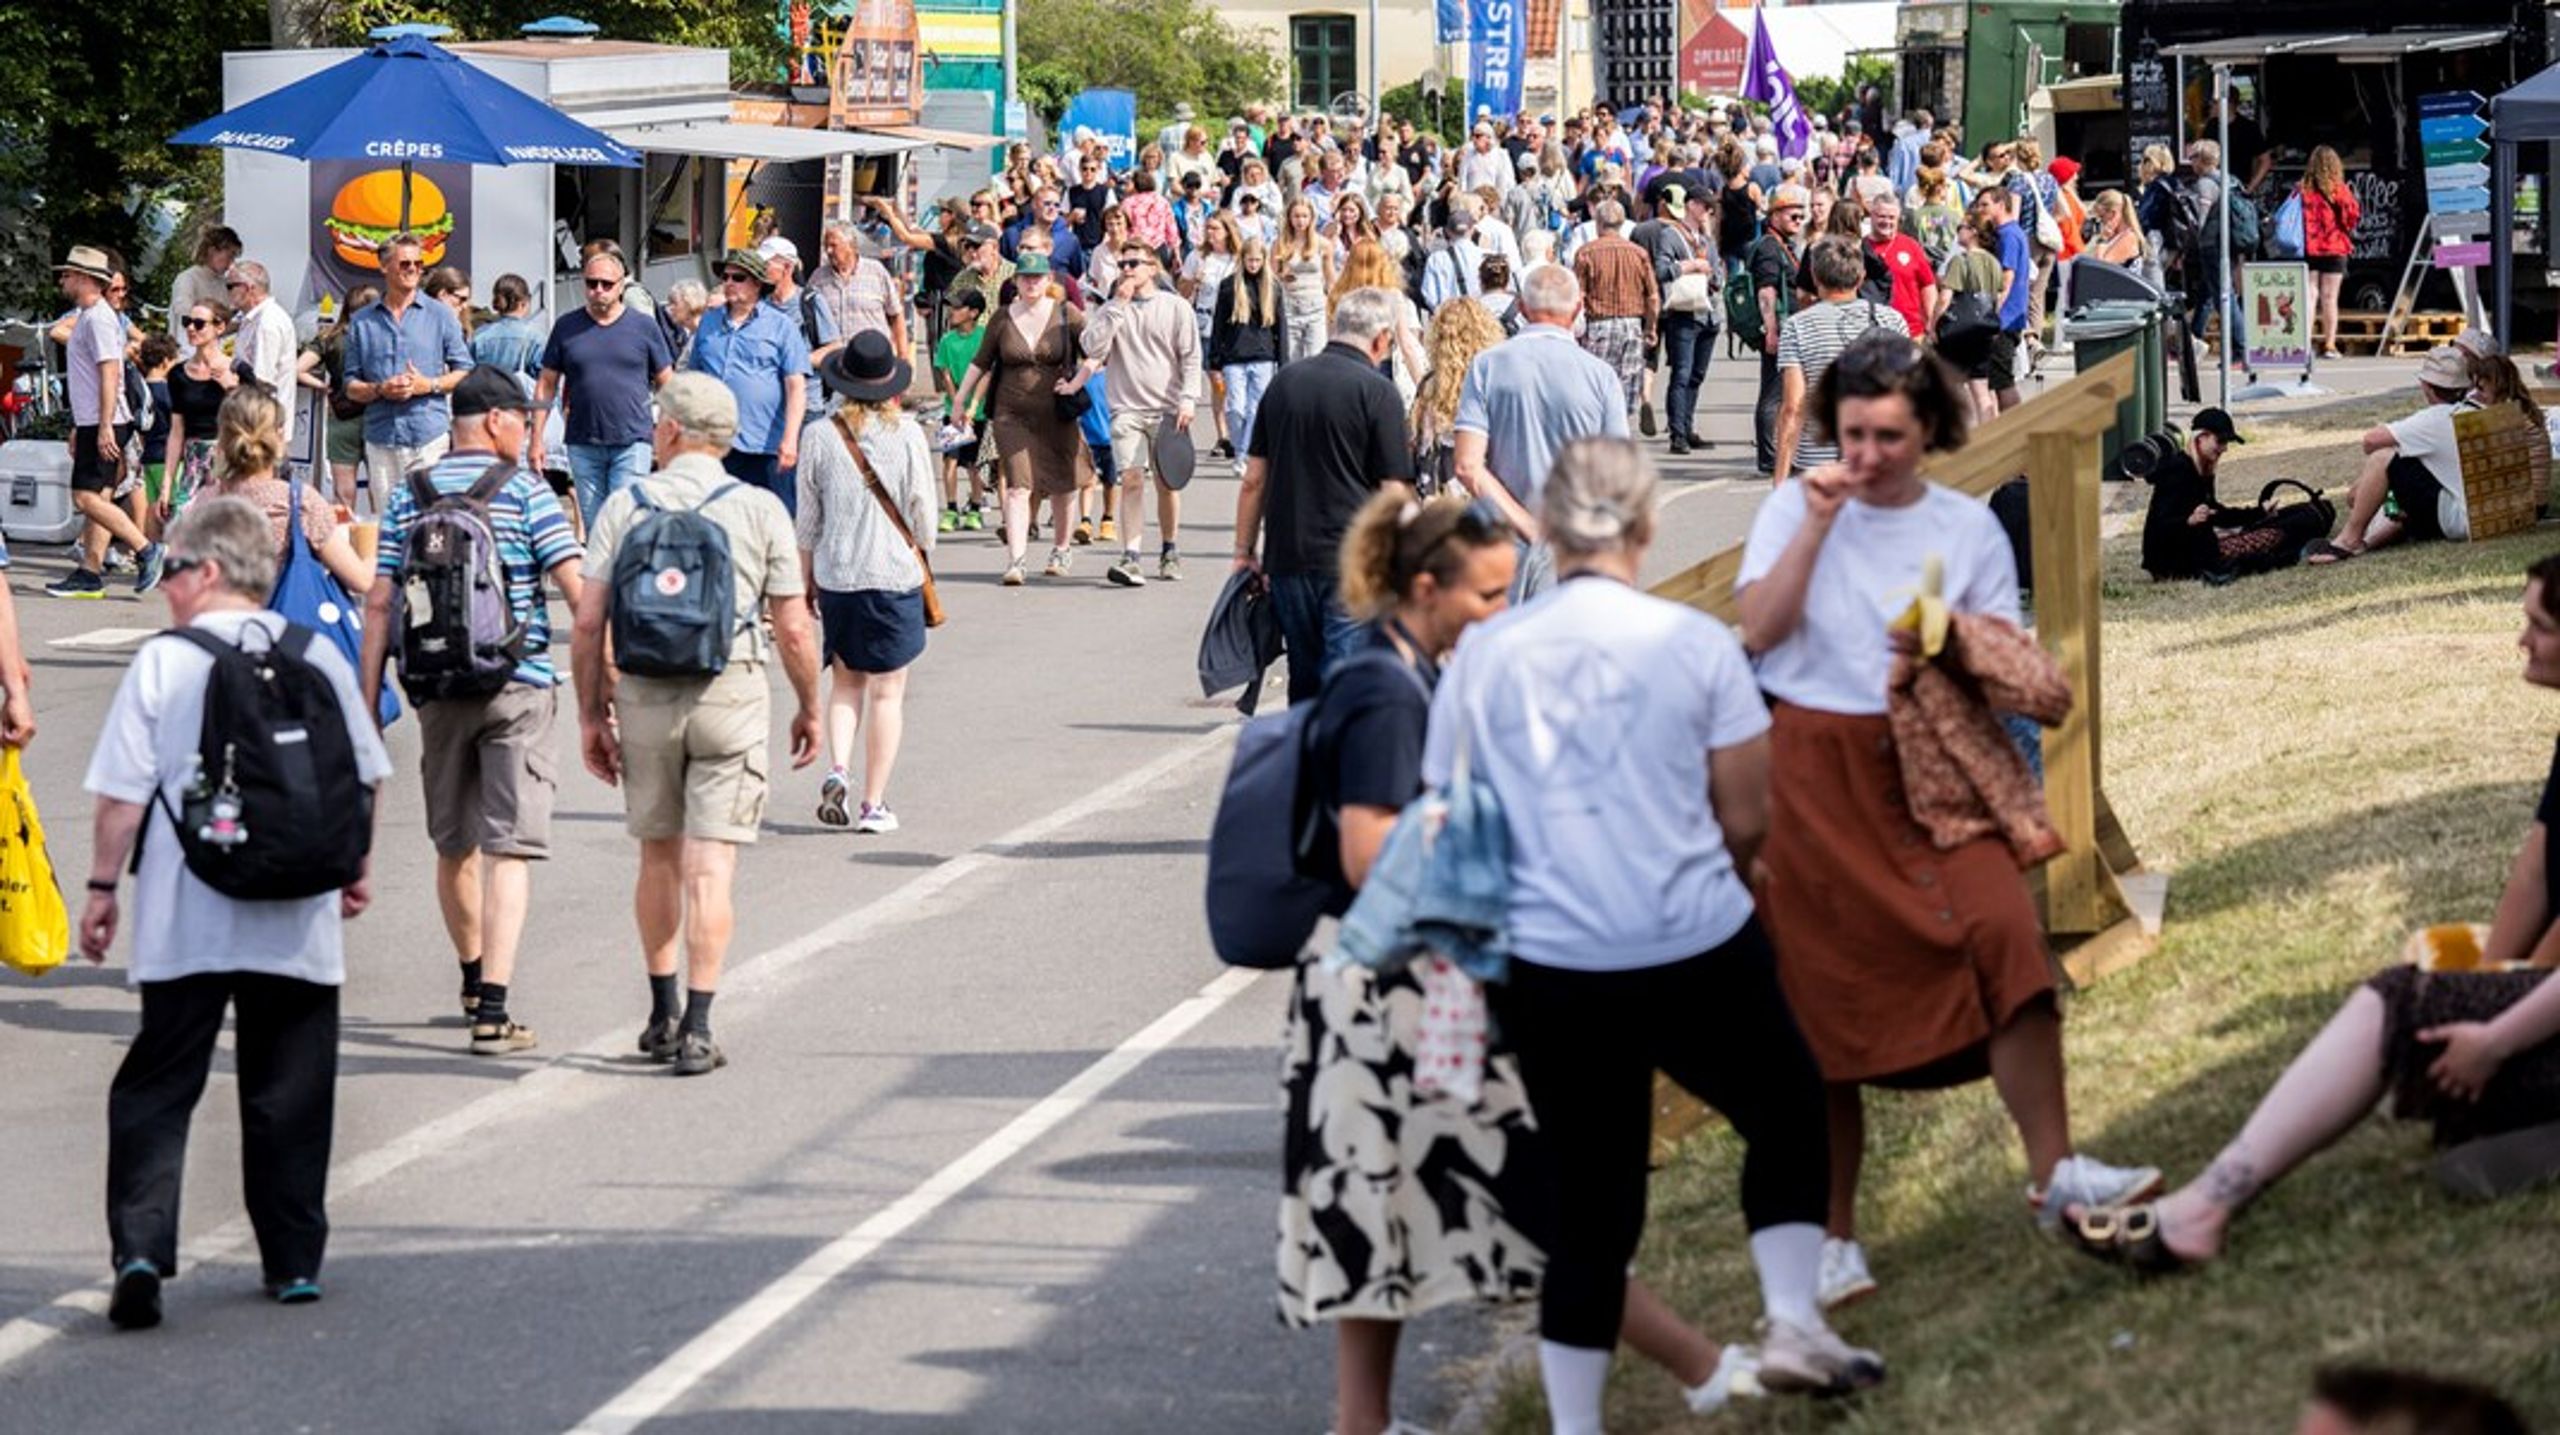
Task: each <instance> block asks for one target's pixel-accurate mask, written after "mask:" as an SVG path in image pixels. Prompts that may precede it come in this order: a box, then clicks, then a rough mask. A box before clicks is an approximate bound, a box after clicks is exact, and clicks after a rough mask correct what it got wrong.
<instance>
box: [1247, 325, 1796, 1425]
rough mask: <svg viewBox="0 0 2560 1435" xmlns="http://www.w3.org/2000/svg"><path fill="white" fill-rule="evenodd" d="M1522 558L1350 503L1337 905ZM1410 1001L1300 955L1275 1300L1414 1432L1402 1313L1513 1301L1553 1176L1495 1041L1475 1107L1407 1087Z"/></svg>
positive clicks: (1337, 725) (1389, 506)
mask: <svg viewBox="0 0 2560 1435" xmlns="http://www.w3.org/2000/svg"><path fill="white" fill-rule="evenodd" d="M1449 307H1451V308H1456V307H1460V306H1456V305H1452V306H1449ZM1516 561H1517V560H1516V555H1515V550H1514V544H1513V541H1512V532H1511V528H1510V526H1509V525H1508V524H1507V523H1505V522H1504V521H1503V519H1502V517H1501V515H1500V514H1499V513H1498V512H1496V511H1494V510H1493V509H1492V508H1491V507H1490V506H1489V505H1486V504H1483V503H1481V502H1468V501H1466V500H1463V499H1458V498H1445V499H1438V500H1434V501H1431V502H1428V503H1417V502H1415V501H1413V500H1412V499H1411V498H1409V497H1407V496H1406V495H1405V494H1404V493H1402V492H1400V491H1396V490H1390V491H1388V492H1386V493H1382V494H1379V495H1377V496H1376V497H1373V498H1371V499H1370V500H1369V502H1368V504H1367V505H1366V506H1364V507H1363V508H1362V509H1361V510H1360V514H1359V516H1358V517H1357V518H1355V519H1354V520H1353V521H1352V525H1351V529H1350V532H1349V533H1348V534H1346V535H1345V537H1344V539H1343V547H1342V589H1343V602H1344V605H1345V606H1346V607H1348V608H1349V609H1350V610H1351V611H1352V612H1353V613H1355V614H1358V615H1360V616H1361V617H1362V618H1363V619H1365V620H1366V621H1367V622H1368V623H1369V624H1370V625H1371V626H1370V630H1369V635H1368V638H1367V640H1366V644H1365V646H1364V647H1363V649H1362V651H1361V652H1360V653H1359V655H1358V656H1356V657H1354V658H1352V659H1351V660H1349V661H1347V662H1345V663H1344V664H1342V665H1341V666H1339V667H1337V668H1336V669H1335V670H1334V672H1333V673H1332V674H1331V675H1330V676H1329V677H1328V678H1327V680H1326V683H1325V687H1324V691H1323V693H1322V695H1321V696H1320V697H1319V698H1318V700H1317V701H1318V707H1317V709H1316V717H1315V723H1314V729H1313V738H1312V745H1311V749H1310V751H1309V753H1308V755H1307V766H1306V768H1305V773H1306V778H1305V780H1306V781H1307V783H1308V785H1309V787H1310V789H1311V798H1312V800H1313V801H1314V802H1315V803H1317V804H1318V805H1319V806H1320V808H1321V810H1322V811H1323V812H1324V813H1326V814H1328V815H1329V816H1330V819H1331V820H1330V824H1329V826H1330V828H1331V829H1332V830H1331V831H1330V832H1329V834H1328V836H1330V837H1331V838H1332V840H1331V841H1329V842H1328V841H1321V840H1320V841H1319V843H1318V848H1317V857H1316V860H1317V862H1318V863H1319V864H1320V868H1321V870H1322V871H1323V873H1324V875H1326V876H1328V877H1329V878H1331V879H1332V880H1333V881H1335V882H1336V883H1337V884H1338V885H1339V887H1340V888H1341V896H1342V900H1343V901H1344V902H1346V903H1347V901H1348V900H1349V897H1350V895H1351V894H1352V893H1354V892H1356V891H1357V890H1358V889H1359V888H1360V887H1361V886H1362V885H1364V884H1365V883H1366V881H1367V879H1368V876H1369V873H1370V869H1371V864H1372V863H1373V862H1374V861H1375V860H1376V859H1377V857H1378V855H1379V853H1380V852H1381V851H1382V850H1383V849H1384V848H1385V846H1386V841H1387V835H1388V833H1389V832H1390V831H1392V830H1393V828H1394V826H1395V823H1396V820H1397V815H1398V813H1399V812H1400V811H1401V810H1403V809H1404V808H1405V807H1406V806H1407V805H1408V804H1409V803H1411V802H1412V801H1413V800H1414V799H1415V798H1416V797H1418V796H1420V795H1421V793H1422V788H1423V784H1422V754H1423V746H1424V733H1425V728H1426V727H1427V725H1428V723H1429V719H1430V707H1431V691H1432V688H1433V686H1434V685H1435V684H1436V683H1437V682H1438V681H1439V674H1440V665H1441V663H1442V662H1444V661H1445V660H1446V659H1447V657H1448V654H1449V652H1450V650H1451V649H1453V648H1454V647H1455V646H1456V645H1457V643H1458V639H1459V636H1460V635H1461V634H1462V633H1464V632H1466V631H1467V630H1468V629H1469V628H1470V627H1472V626H1474V625H1475V624H1477V623H1480V622H1482V621H1483V620H1484V619H1486V618H1488V617H1490V616H1492V615H1493V614H1495V613H1497V612H1499V611H1501V609H1502V607H1503V605H1504V603H1505V601H1506V597H1507V595H1508V593H1509V591H1510V586H1511V578H1512V572H1513V568H1514V566H1515V564H1516ZM1423 1005H1424V996H1423V987H1422V984H1421V982H1420V980H1419V979H1418V978H1417V977H1416V976H1415V975H1414V973H1413V971H1412V970H1411V969H1410V968H1406V969H1402V970H1399V971H1396V972H1394V973H1392V974H1373V973H1371V972H1369V971H1368V970H1367V969H1365V968H1362V967H1358V966H1352V967H1346V968H1344V969H1342V970H1340V971H1335V970H1332V969H1330V968H1329V967H1328V966H1327V964H1326V963H1325V962H1324V961H1323V960H1322V959H1309V960H1305V961H1302V962H1300V963H1299V965H1298V968H1297V978H1296V984H1295V986H1294V988H1293V989H1292V991H1291V994H1290V1001H1289V1022H1288V1038H1287V1054H1286V1058H1285V1060H1284V1063H1283V1070H1282V1086H1283V1089H1284V1091H1285V1093H1286V1096H1287V1104H1288V1124H1287V1128H1286V1132H1285V1135H1284V1137H1283V1140H1282V1146H1281V1151H1282V1165H1283V1170H1284V1175H1285V1179H1286V1186H1285V1188H1284V1192H1283V1195H1282V1197H1281V1203H1280V1246H1279V1276H1280V1313H1281V1317H1282V1319H1284V1320H1286V1321H1287V1322H1288V1323H1289V1324H1291V1325H1293V1326H1300V1327H1304V1326H1310V1325H1315V1324H1318V1323H1320V1322H1331V1323H1332V1324H1333V1326H1334V1349H1335V1360H1336V1366H1335V1375H1334V1423H1333V1429H1334V1430H1335V1432H1336V1435H1380V1432H1384V1431H1390V1430H1398V1429H1409V1428H1410V1427H1406V1426H1402V1425H1400V1424H1398V1423H1397V1422H1396V1420H1395V1419H1394V1415H1393V1403H1392V1396H1393V1390H1394V1383H1395V1358H1396V1347H1397V1344H1398V1341H1399V1337H1400V1336H1401V1335H1402V1334H1403V1330H1404V1324H1405V1322H1406V1321H1407V1320H1409V1319H1411V1318H1412V1317H1414V1316H1417V1315H1420V1314H1422V1313H1423V1312H1425V1311H1428V1310H1431V1309H1433V1308H1435V1307H1438V1306H1442V1305H1448V1304H1454V1303H1457V1302H1461V1301H1469V1300H1485V1301H1510V1300H1524V1299H1527V1298H1528V1297H1530V1296H1531V1295H1533V1294H1534V1293H1535V1292H1536V1290H1537V1286H1538V1280H1539V1266H1540V1257H1539V1254H1538V1251H1539V1247H1540V1245H1542V1244H1543V1243H1544V1242H1545V1241H1546V1240H1547V1239H1548V1235H1547V1228H1548V1227H1549V1225H1550V1220H1551V1213H1552V1210H1553V1207H1552V1203H1551V1202H1550V1201H1549V1198H1548V1196H1547V1193H1546V1186H1547V1183H1548V1182H1549V1180H1550V1179H1551V1173H1550V1172H1549V1170H1548V1167H1547V1161H1546V1156H1545V1152H1544V1146H1543V1138H1542V1137H1541V1135H1540V1133H1539V1131H1538V1130H1537V1129H1536V1127H1535V1126H1533V1124H1532V1122H1531V1121H1530V1118H1529V1115H1528V1108H1527V1103H1526V1102H1525V1101H1524V1099H1523V1096H1522V1092H1521V1086H1520V1081H1519V1078H1518V1074H1517V1072H1516V1070H1515V1067H1514V1063H1513V1061H1512V1059H1511V1057H1510V1055H1509V1054H1508V1053H1507V1052H1503V1051H1499V1050H1497V1051H1496V1052H1495V1053H1493V1054H1492V1055H1491V1056H1489V1057H1488V1058H1487V1060H1486V1063H1485V1072H1484V1083H1483V1089H1482V1092H1481V1095H1480V1097H1479V1099H1478V1100H1477V1101H1476V1102H1475V1103H1474V1104H1472V1105H1468V1104H1464V1103H1461V1102H1458V1101H1455V1100H1450V1099H1446V1098H1433V1097H1428V1096H1425V1095H1422V1094H1420V1093H1418V1092H1417V1091H1416V1089H1415V1080H1416V1075H1417V1065H1416V1057H1415V1054H1416V1052H1417V1050H1418V1049H1419V1044H1420V1025H1421V1019H1422V1008H1423ZM1623 1327H1624V1328H1623V1333H1624V1335H1625V1337H1626V1339H1627V1341H1628V1342H1629V1343H1630V1344H1631V1345H1633V1346H1635V1347H1636V1348H1637V1349H1638V1350H1639V1351H1641V1352H1643V1353H1645V1354H1646V1355H1647V1356H1648V1357H1650V1358H1652V1359H1653V1360H1655V1361H1656V1362H1657V1363H1659V1364H1661V1365H1662V1366H1663V1367H1664V1368H1665V1369H1666V1370H1668V1371H1670V1372H1671V1373H1672V1375H1673V1376H1674V1377H1675V1378H1676V1379H1678V1380H1679V1381H1680V1382H1681V1384H1682V1386H1683V1387H1684V1388H1685V1389H1687V1390H1688V1392H1689V1396H1688V1399H1689V1404H1690V1407H1691V1408H1692V1409H1693V1410H1697V1411H1700V1412H1706V1411H1712V1410H1714V1409H1715V1408H1717V1407H1718V1406H1721V1405H1722V1404H1723V1403H1724V1402H1725V1400H1726V1399H1727V1398H1728V1396H1729V1395H1730V1394H1732V1393H1733V1387H1734V1385H1735V1383H1736V1377H1737V1376H1738V1375H1739V1374H1740V1373H1741V1372H1743V1371H1744V1370H1747V1369H1748V1368H1749V1364H1750V1362H1749V1358H1748V1355H1747V1353H1746V1352H1743V1351H1740V1350H1738V1349H1737V1350H1736V1351H1734V1352H1733V1353H1731V1354H1727V1353H1726V1352H1725V1351H1723V1350H1722V1349H1720V1348H1719V1347H1718V1346H1716V1345H1715V1344H1714V1343H1713V1342H1711V1341H1709V1340H1707V1339H1706V1338H1705V1337H1704V1336H1702V1335H1699V1334H1698V1333H1697V1332H1696V1331H1694V1330H1691V1329H1690V1328H1688V1327H1687V1326H1685V1325H1683V1324H1682V1323H1681V1322H1680V1320H1679V1318H1678V1317H1676V1316H1674V1315H1673V1314H1672V1313H1671V1311H1670V1308H1669V1307H1667V1306H1665V1305H1664V1304H1663V1303H1662V1302H1661V1300H1660V1299H1659V1298H1658V1297H1656V1296H1654V1295H1653V1294H1652V1293H1651V1292H1650V1291H1648V1290H1646V1289H1645V1288H1644V1287H1643V1286H1642V1285H1640V1284H1635V1283H1632V1282H1631V1283H1630V1284H1629V1287H1628V1300H1627V1308H1626V1316H1625V1319H1624V1322H1623ZM1613 1329H1615V1327H1613Z"/></svg>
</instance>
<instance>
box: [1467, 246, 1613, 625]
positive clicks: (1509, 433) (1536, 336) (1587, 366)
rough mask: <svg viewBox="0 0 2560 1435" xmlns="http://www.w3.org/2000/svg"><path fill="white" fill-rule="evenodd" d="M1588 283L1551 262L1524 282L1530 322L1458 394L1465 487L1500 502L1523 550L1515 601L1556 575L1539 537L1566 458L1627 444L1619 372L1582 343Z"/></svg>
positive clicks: (1523, 307) (1478, 365) (1474, 366)
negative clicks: (1596, 446)
mask: <svg viewBox="0 0 2560 1435" xmlns="http://www.w3.org/2000/svg"><path fill="white" fill-rule="evenodd" d="M1581 314H1582V282H1581V281H1580V280H1578V279H1576V278H1574V276H1573V271H1572V270H1570V269H1567V268H1565V267H1564V266H1563V265H1561V264H1541V265H1539V266H1538V267H1537V268H1535V269H1532V270H1530V271H1529V277H1528V278H1526V279H1524V280H1522V281H1521V283H1520V315H1521V317H1522V318H1524V319H1526V320H1528V321H1529V322H1528V325H1527V327H1525V328H1523V329H1521V331H1520V332H1519V334H1518V335H1516V336H1515V337H1513V338H1509V339H1505V340H1504V341H1502V342H1501V343H1499V344H1496V345H1494V346H1493V347H1492V348H1490V349H1487V350H1485V351H1484V352H1483V353H1481V354H1478V355H1476V357H1475V359H1474V361H1473V362H1472V363H1470V364H1468V365H1467V377H1466V380H1465V382H1464V383H1463V384H1461V385H1460V387H1459V389H1458V422H1457V439H1458V441H1457V453H1456V466H1457V475H1458V482H1459V483H1460V484H1462V485H1464V486H1465V487H1466V489H1467V491H1468V492H1469V493H1472V494H1474V495H1475V496H1476V497H1478V498H1482V499H1490V500H1491V501H1492V502H1493V505H1494V507H1496V508H1498V509H1500V510H1502V516H1503V517H1504V518H1505V519H1507V520H1509V521H1510V524H1511V531H1512V532H1514V533H1516V534H1518V535H1519V536H1520V542H1521V545H1522V548H1521V554H1520V569H1519V574H1518V576H1517V577H1515V578H1514V579H1513V580H1512V585H1511V600H1512V601H1513V602H1515V603H1524V602H1527V601H1528V600H1529V599H1531V598H1533V597H1536V596H1537V594H1538V593H1539V591H1540V590H1542V589H1544V588H1545V587H1546V586H1547V585H1548V583H1549V582H1551V581H1552V580H1553V578H1554V576H1555V561H1554V559H1553V557H1552V556H1551V555H1550V554H1549V553H1548V551H1547V547H1546V545H1545V543H1544V542H1543V541H1542V540H1541V535H1540V533H1539V517H1540V514H1541V513H1542V512H1543V510H1542V509H1541V508H1540V507H1539V504H1540V503H1541V501H1542V500H1543V498H1544V495H1545V493H1546V486H1547V470H1548V469H1550V468H1552V467H1554V466H1555V457H1556V454H1557V453H1559V452H1560V451H1562V450H1563V448H1564V446H1565V445H1567V444H1569V443H1572V442H1573V441H1574V440H1575V439H1579V438H1592V437H1609V438H1625V437H1626V436H1627V400H1626V393H1625V391H1624V390H1623V389H1622V388H1621V387H1620V386H1619V383H1618V373H1617V370H1615V369H1612V368H1610V367H1609V366H1608V365H1607V364H1605V363H1602V362H1601V361H1600V360H1598V359H1596V358H1593V357H1592V356H1591V355H1590V354H1589V353H1588V352H1586V351H1585V350H1584V349H1583V347H1582V345H1581V343H1580V342H1578V341H1577V340H1576V339H1575V338H1574V337H1573V321H1574V320H1575V319H1577V318H1579V317H1581Z"/></svg>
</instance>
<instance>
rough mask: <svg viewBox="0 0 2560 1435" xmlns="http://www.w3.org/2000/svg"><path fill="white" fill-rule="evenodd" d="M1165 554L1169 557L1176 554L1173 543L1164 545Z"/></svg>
mask: <svg viewBox="0 0 2560 1435" xmlns="http://www.w3.org/2000/svg"><path fill="white" fill-rule="evenodd" d="M1164 556H1165V557H1167V558H1172V557H1174V556H1176V554H1175V551H1174V546H1173V545H1172V544H1170V543H1168V544H1166V545H1165V546H1164Z"/></svg>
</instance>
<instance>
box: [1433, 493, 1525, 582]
mask: <svg viewBox="0 0 2560 1435" xmlns="http://www.w3.org/2000/svg"><path fill="white" fill-rule="evenodd" d="M1417 516H1418V515H1417ZM1511 536H1512V533H1511V520H1510V519H1508V518H1505V517H1503V516H1502V510H1501V508H1499V507H1497V506H1496V505H1495V503H1494V501H1493V500H1492V499H1490V498H1477V499H1471V500H1469V501H1468V503H1467V506H1466V507H1465V508H1462V509H1460V510H1458V521H1457V522H1455V523H1453V524H1451V525H1449V531H1448V532H1446V533H1443V534H1441V535H1440V536H1439V537H1437V538H1434V539H1432V540H1431V542H1430V543H1428V544H1426V545H1425V546H1424V547H1423V550H1422V551H1421V552H1420V553H1418V554H1415V555H1414V559H1413V566H1414V567H1415V568H1417V569H1420V568H1427V567H1429V566H1430V564H1431V560H1432V558H1433V557H1434V556H1435V555H1437V554H1438V553H1439V551H1440V550H1441V549H1443V548H1445V547H1447V546H1448V545H1449V544H1450V543H1451V542H1452V541H1454V540H1457V539H1460V538H1463V539H1465V540H1466V541H1467V544H1468V546H1469V547H1475V548H1481V547H1483V546H1485V545H1486V544H1489V543H1491V542H1493V541H1494V540H1496V539H1503V538H1509V537H1511Z"/></svg>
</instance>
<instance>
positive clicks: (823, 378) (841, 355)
mask: <svg viewBox="0 0 2560 1435" xmlns="http://www.w3.org/2000/svg"><path fill="white" fill-rule="evenodd" d="M915 376H916V373H915V366H914V365H913V364H910V363H908V362H907V361H906V360H905V359H903V358H900V357H899V356H898V351H897V346H896V345H894V344H892V343H890V342H889V336H888V335H886V334H883V333H881V332H880V331H879V330H877V329H865V330H863V331H862V332H860V333H858V334H855V335H854V336H853V337H852V338H851V339H850V340H847V341H846V343H845V345H844V347H843V348H840V349H838V350H836V351H835V352H834V353H832V354H829V355H827V356H826V358H824V359H822V360H820V361H819V362H818V381H819V382H820V383H823V384H825V385H826V386H827V387H828V388H829V389H830V390H833V391H834V392H836V393H838V394H841V395H843V396H844V397H846V398H848V399H851V400H853V401H854V402H855V403H858V404H877V403H885V402H887V401H889V400H891V399H895V398H899V397H901V396H903V395H904V394H905V393H906V392H907V386H908V385H909V384H911V383H913V382H914V381H915Z"/></svg>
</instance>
